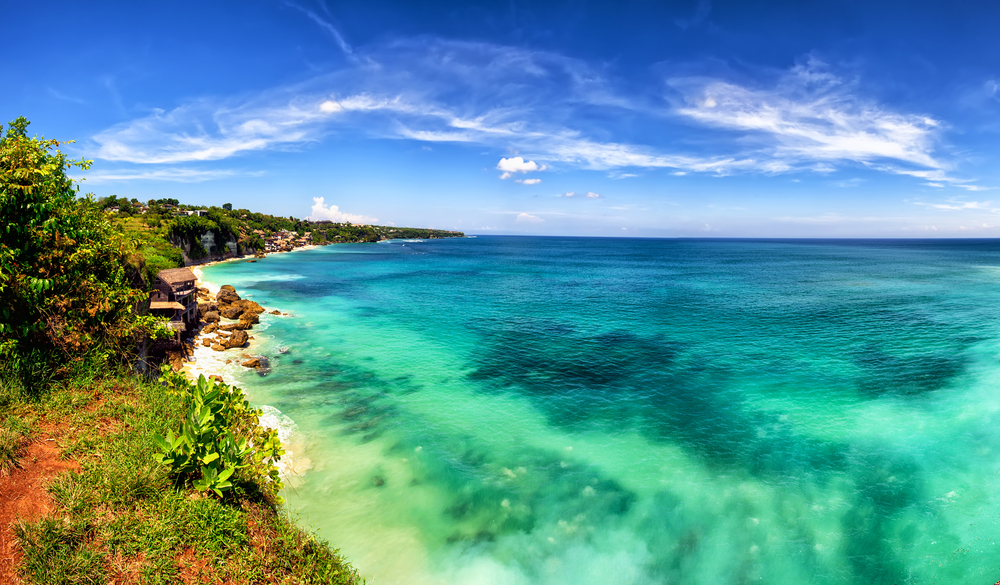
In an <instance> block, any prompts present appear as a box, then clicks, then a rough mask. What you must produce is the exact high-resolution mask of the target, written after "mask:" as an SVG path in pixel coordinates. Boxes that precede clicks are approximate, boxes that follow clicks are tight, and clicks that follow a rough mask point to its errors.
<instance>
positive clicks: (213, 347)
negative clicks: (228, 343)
mask: <svg viewBox="0 0 1000 585" xmlns="http://www.w3.org/2000/svg"><path fill="white" fill-rule="evenodd" d="M212 349H214V350H215V351H226V348H224V347H222V346H221V345H219V344H218V343H216V344H215V345H213V346H212Z"/></svg>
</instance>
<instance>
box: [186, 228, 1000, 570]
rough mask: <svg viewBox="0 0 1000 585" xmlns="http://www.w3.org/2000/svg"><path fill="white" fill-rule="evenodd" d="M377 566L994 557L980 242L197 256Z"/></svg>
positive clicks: (930, 563) (325, 500)
mask: <svg viewBox="0 0 1000 585" xmlns="http://www.w3.org/2000/svg"><path fill="white" fill-rule="evenodd" d="M203 278H204V279H205V280H206V281H208V282H211V283H213V284H214V285H216V286H217V285H221V284H232V285H234V286H235V287H236V288H237V290H238V291H239V292H240V294H241V295H242V296H244V298H251V299H253V300H255V301H257V302H259V303H261V304H262V305H264V306H265V307H266V308H267V309H268V310H271V309H274V308H277V309H279V310H281V311H283V312H286V313H288V315H287V316H273V315H269V314H265V315H261V321H262V322H261V324H260V325H258V326H256V327H255V328H254V330H253V331H251V332H250V333H251V334H252V335H253V336H254V337H255V339H254V340H253V341H252V342H251V343H252V344H253V345H252V346H251V348H250V349H248V350H247V351H248V352H250V353H254V354H260V355H264V356H267V357H268V358H269V361H270V364H271V370H270V372H269V373H268V374H267V375H266V376H261V375H259V374H257V373H255V372H253V371H250V370H245V369H241V368H240V366H239V365H238V362H237V361H234V362H232V363H230V364H226V363H225V360H226V359H234V358H235V357H238V354H235V355H230V354H232V352H229V353H228V354H219V353H216V352H212V351H211V350H209V349H208V348H199V350H198V352H197V360H198V362H197V367H198V368H199V369H201V370H202V371H205V372H206V373H220V374H222V375H223V376H224V377H225V378H226V379H227V381H231V380H232V381H235V383H237V384H238V385H240V386H242V387H244V388H245V389H246V391H247V393H248V395H249V397H250V399H251V400H252V402H254V403H255V404H256V405H258V406H261V407H263V408H264V410H265V414H266V416H265V421H266V422H267V423H268V424H270V425H272V426H276V427H278V428H279V429H280V432H281V434H282V437H283V439H284V440H285V442H286V444H287V445H288V447H289V450H290V453H289V454H288V455H287V457H286V460H285V461H284V463H283V473H284V475H285V478H286V485H287V486H288V487H287V488H286V490H285V493H284V496H285V498H286V499H287V502H288V507H289V509H290V510H291V511H292V512H293V513H294V514H296V515H298V517H299V519H300V522H301V524H302V525H303V526H305V527H307V528H311V529H314V530H316V531H317V532H318V533H319V535H320V536H322V537H323V538H325V539H327V540H328V541H329V542H330V543H331V544H332V545H333V546H334V547H337V548H339V549H341V551H342V552H343V553H344V554H345V555H346V556H347V557H348V558H349V559H350V560H351V561H352V563H353V564H354V565H355V566H356V567H357V568H358V569H359V570H360V572H361V573H362V575H363V576H365V577H366V578H367V579H368V581H369V583H374V584H378V585H382V584H407V585H409V584H492V583H496V584H501V583H502V584H546V585H547V584H565V585H585V584H590V583H594V584H611V583H616V584H617V583H621V584H647V583H650V584H651V583H657V584H660V583H663V584H678V585H689V584H690V585H694V584H705V585H708V584H712V585H719V584H727V585H735V584H742V583H764V584H768V585H772V584H773V585H778V584H795V585H801V584H803V583H809V584H857V585H877V584H885V585H889V584H903V583H924V584H931V583H934V584H951V583H955V584H975V583H982V584H984V585H990V584H992V583H994V582H995V581H997V580H1000V546H998V545H997V544H996V542H997V539H998V537H1000V499H998V496H1000V319H998V312H1000V241H996V240H946V241H945V240H907V241H902V240H896V241H894V240H728V239H726V240H723V239H719V240H711V239H606V238H559V237H504V236H492V237H486V236H481V237H478V238H464V239H447V240H427V241H417V240H414V241H398V240H397V241H391V242H381V243H379V244H343V245H337V246H328V247H323V248H317V249H312V250H306V251H297V252H294V253H289V254H275V255H271V256H268V257H267V258H266V259H263V260H260V261H258V262H256V263H246V262H230V263H224V264H218V265H214V266H210V267H207V268H205V269H204V272H203Z"/></svg>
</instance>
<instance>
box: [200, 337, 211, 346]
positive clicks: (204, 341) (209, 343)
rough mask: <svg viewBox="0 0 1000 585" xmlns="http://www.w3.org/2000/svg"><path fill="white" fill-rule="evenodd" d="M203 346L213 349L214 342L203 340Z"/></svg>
mask: <svg viewBox="0 0 1000 585" xmlns="http://www.w3.org/2000/svg"><path fill="white" fill-rule="evenodd" d="M201 344H202V345H204V346H205V347H212V342H211V341H210V340H209V339H208V338H207V337H206V338H205V339H202V340H201Z"/></svg>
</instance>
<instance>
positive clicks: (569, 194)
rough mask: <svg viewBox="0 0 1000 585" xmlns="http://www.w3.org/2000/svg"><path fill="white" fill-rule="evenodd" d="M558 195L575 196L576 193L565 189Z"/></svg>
mask: <svg viewBox="0 0 1000 585" xmlns="http://www.w3.org/2000/svg"><path fill="white" fill-rule="evenodd" d="M560 197H576V193H574V192H573V191H567V192H565V193H563V194H562V195H560Z"/></svg>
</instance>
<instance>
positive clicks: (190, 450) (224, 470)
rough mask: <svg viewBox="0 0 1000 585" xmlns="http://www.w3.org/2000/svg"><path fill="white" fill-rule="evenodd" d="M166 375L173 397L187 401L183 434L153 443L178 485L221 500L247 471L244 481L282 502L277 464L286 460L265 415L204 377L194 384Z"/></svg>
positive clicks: (167, 370)
mask: <svg viewBox="0 0 1000 585" xmlns="http://www.w3.org/2000/svg"><path fill="white" fill-rule="evenodd" d="M162 372H163V375H162V378H161V379H162V381H163V383H164V384H165V385H166V386H167V388H168V391H170V392H172V393H177V394H181V395H183V396H184V397H185V400H186V404H187V412H186V414H185V417H184V420H183V422H182V423H181V427H180V429H179V430H178V431H177V432H176V433H175V432H174V431H173V429H171V430H169V431H167V434H166V436H162V435H156V436H155V437H154V440H155V441H156V443H157V445H158V446H159V447H160V453H159V454H158V455H157V460H158V461H160V462H161V463H163V464H165V465H167V466H169V467H170V469H171V472H172V473H173V474H174V476H175V479H176V482H177V483H178V484H180V485H184V484H186V483H188V482H190V483H191V485H192V486H193V487H194V488H195V489H197V490H199V491H209V490H211V491H212V492H214V493H215V494H216V495H218V496H219V497H222V496H224V494H225V493H226V492H229V491H230V490H231V489H232V488H233V482H232V478H233V476H234V474H236V473H237V471H240V470H243V474H242V476H243V479H244V480H246V481H249V482H251V483H253V484H255V485H256V486H257V487H258V488H259V489H261V490H262V491H264V492H265V493H266V494H268V495H269V496H270V497H271V498H272V499H274V500H276V501H280V498H279V497H278V496H277V493H278V491H280V490H281V488H282V487H283V486H282V483H281V479H280V477H279V476H278V469H277V467H276V466H275V463H277V461H278V460H279V459H280V458H281V456H282V455H283V454H284V451H283V450H282V448H281V441H280V439H278V434H277V431H275V430H274V429H265V428H262V427H260V426H259V424H258V423H259V421H260V416H261V414H262V412H261V411H260V410H259V409H252V408H250V405H249V403H248V402H247V400H246V397H245V396H244V395H243V391H242V390H241V389H239V388H236V387H231V386H228V385H226V384H216V383H215V381H214V380H211V379H206V378H205V376H200V377H199V378H198V382H197V384H192V383H190V382H189V381H188V380H187V379H186V378H184V377H183V376H181V375H180V374H177V373H175V372H173V371H171V370H170V368H169V367H167V366H164V368H163V369H162Z"/></svg>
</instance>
